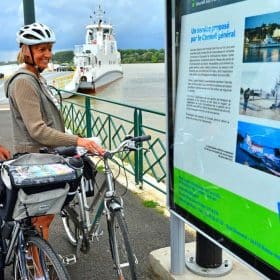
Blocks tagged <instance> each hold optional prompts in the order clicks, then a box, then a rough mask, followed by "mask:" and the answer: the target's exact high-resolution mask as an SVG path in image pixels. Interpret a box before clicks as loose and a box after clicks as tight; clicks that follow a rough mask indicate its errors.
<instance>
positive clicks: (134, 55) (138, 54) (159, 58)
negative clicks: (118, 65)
mask: <svg viewBox="0 0 280 280" xmlns="http://www.w3.org/2000/svg"><path fill="white" fill-rule="evenodd" d="M120 53H121V59H122V63H124V64H125V63H163V62H164V49H160V50H156V49H147V50H145V49H127V50H120Z"/></svg>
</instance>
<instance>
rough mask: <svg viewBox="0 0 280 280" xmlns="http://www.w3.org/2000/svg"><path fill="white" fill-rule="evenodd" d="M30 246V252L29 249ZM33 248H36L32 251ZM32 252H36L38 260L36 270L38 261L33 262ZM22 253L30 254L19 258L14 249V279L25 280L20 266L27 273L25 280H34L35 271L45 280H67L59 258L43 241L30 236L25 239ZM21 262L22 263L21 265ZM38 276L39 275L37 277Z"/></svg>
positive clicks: (17, 252) (17, 251)
mask: <svg viewBox="0 0 280 280" xmlns="http://www.w3.org/2000/svg"><path fill="white" fill-rule="evenodd" d="M31 246H32V250H31V249H30V248H31ZM34 248H37V250H38V251H37V250H36V249H34ZM34 250H36V251H37V252H38V255H39V260H40V266H41V267H40V268H38V267H39V266H38V261H37V263H36V261H35V260H34V258H36V257H34ZM24 252H30V255H28V257H27V256H26V254H25V255H24V256H22V255H21V256H20V254H22V253H20V252H19V249H16V253H15V257H14V279H15V280H20V279H26V278H23V276H24V273H23V272H22V271H23V268H22V266H24V267H25V269H26V272H27V277H28V278H27V279H28V280H29V279H30V280H31V279H35V275H36V271H37V274H38V271H40V272H39V274H41V275H43V276H44V277H45V279H50V280H69V279H70V276H69V274H68V272H67V270H66V268H65V267H64V265H63V263H62V261H61V260H60V258H59V256H58V255H57V254H56V253H55V251H54V250H53V249H52V247H51V245H50V244H49V243H48V242H47V241H46V240H44V239H42V238H41V237H38V236H30V237H27V239H26V242H25V248H24ZM20 260H23V261H24V263H22V261H20ZM37 276H39V275H37Z"/></svg>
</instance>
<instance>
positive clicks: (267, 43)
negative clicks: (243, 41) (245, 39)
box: [249, 35, 280, 48]
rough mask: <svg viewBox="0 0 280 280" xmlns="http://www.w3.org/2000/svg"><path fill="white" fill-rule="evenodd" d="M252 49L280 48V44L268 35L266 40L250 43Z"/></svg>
mask: <svg viewBox="0 0 280 280" xmlns="http://www.w3.org/2000/svg"><path fill="white" fill-rule="evenodd" d="M249 47H250V48H278V47H280V42H278V41H275V40H274V39H273V38H272V37H271V36H270V35H266V36H265V38H264V40H263V41H262V42H259V43H249Z"/></svg>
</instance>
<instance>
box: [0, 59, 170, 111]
mask: <svg viewBox="0 0 280 280" xmlns="http://www.w3.org/2000/svg"><path fill="white" fill-rule="evenodd" d="M13 67H14V66H13ZM6 68H7V67H6ZM6 68H5V67H4V66H2V67H0V72H1V70H3V72H6V73H7V72H8V73H7V74H11V73H9V72H10V68H11V66H9V67H8V68H9V69H6ZM123 72H124V75H123V78H122V79H119V80H118V81H115V82H114V83H112V84H110V85H109V86H107V87H106V88H104V89H102V90H101V91H100V92H97V93H96V96H97V97H100V98H104V99H109V100H114V101H117V102H120V103H125V104H129V105H132V106H137V107H143V108H148V109H151V110H155V111H160V112H165V96H166V92H165V77H164V64H163V63H150V64H124V65H123ZM71 99H72V98H71ZM1 101H2V102H1ZM0 102H1V103H6V102H7V99H6V100H5V99H4V91H3V80H0Z"/></svg>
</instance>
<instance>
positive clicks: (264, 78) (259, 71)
mask: <svg viewBox="0 0 280 280" xmlns="http://www.w3.org/2000/svg"><path fill="white" fill-rule="evenodd" d="M269 66H270V65H269V64H268V65H262V66H259V64H257V65H256V67H255V68H256V70H252V69H251V70H248V71H243V72H242V78H241V87H240V102H239V114H240V115H247V116H251V117H256V118H263V119H270V120H276V121H280V68H279V65H278V64H275V65H273V67H269Z"/></svg>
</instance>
